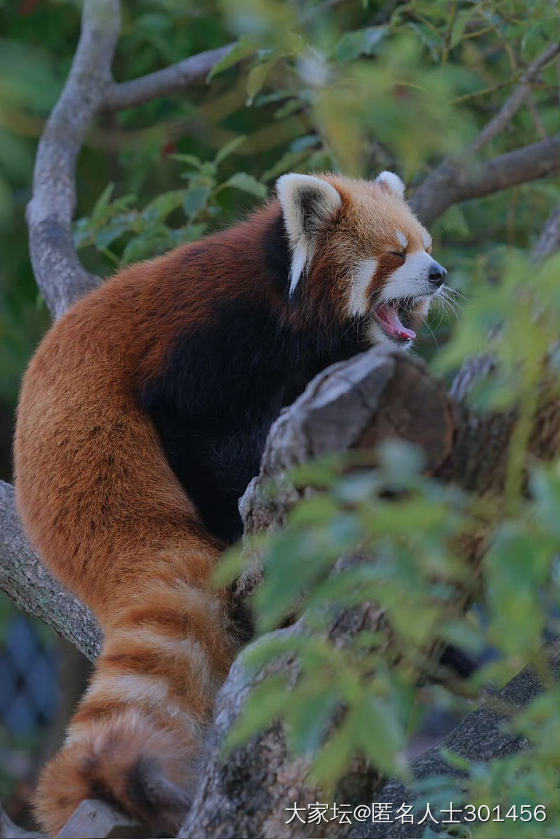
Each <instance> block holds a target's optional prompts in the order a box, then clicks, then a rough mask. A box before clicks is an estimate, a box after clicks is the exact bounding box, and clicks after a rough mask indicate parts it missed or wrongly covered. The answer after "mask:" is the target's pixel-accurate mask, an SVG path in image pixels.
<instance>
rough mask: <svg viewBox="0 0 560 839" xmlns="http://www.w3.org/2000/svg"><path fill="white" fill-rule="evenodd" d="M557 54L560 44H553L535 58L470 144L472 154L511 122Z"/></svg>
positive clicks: (559, 51) (559, 53)
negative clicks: (518, 82) (540, 75)
mask: <svg viewBox="0 0 560 839" xmlns="http://www.w3.org/2000/svg"><path fill="white" fill-rule="evenodd" d="M557 55H560V44H551V45H550V46H549V47H547V48H546V49H545V51H544V52H543V53H541V54H540V55H539V56H538V57H537V58H535V60H534V61H533V63H532V64H530V65H529V67H528V68H527V71H526V72H525V73H524V74H523V76H522V77H521V82H520V84H519V85H518V86H517V87H516V88H515V90H514V91H513V93H512V94H511V96H510V97H509V99H507V100H506V101H505V102H504V104H503V105H502V107H501V108H500V110H499V111H498V113H497V114H496V115H495V116H494V117H493V118H492V119H491V120H490V122H489V123H488V124H487V125H486V126H485V127H484V128H483V129H482V131H481V132H480V134H479V135H478V137H477V138H476V140H475V141H474V142H473V143H472V144H471V145H470V146H469V152H470V153H471V154H473V153H475V152H478V151H480V149H481V148H483V146H485V145H486V144H487V143H489V142H490V141H491V140H493V139H494V137H496V136H497V135H498V134H499V133H500V132H501V131H503V130H504V128H505V127H506V125H507V124H508V123H509V122H511V120H512V119H513V117H514V116H515V114H516V113H517V111H518V110H519V108H520V107H521V106H522V105H523V103H524V102H525V101H526V99H527V97H528V96H529V94H530V93H531V89H532V86H533V83H534V81H535V80H536V78H537V77H538V75H539V73H540V71H541V70H542V69H543V67H546V65H547V64H549V63H550V62H551V61H552V60H553V59H554V58H556V56H557Z"/></svg>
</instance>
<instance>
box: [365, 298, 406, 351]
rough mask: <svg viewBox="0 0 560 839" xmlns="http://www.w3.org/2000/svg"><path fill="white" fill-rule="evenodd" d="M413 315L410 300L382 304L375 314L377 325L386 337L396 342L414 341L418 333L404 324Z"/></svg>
mask: <svg viewBox="0 0 560 839" xmlns="http://www.w3.org/2000/svg"><path fill="white" fill-rule="evenodd" d="M411 314H412V301H411V300H410V299H408V298H406V299H402V300H390V301H389V302H387V303H381V305H379V306H378V307H377V309H376V310H375V312H374V317H375V320H376V321H377V323H378V324H379V325H380V326H381V328H382V329H383V331H384V332H385V334H386V335H388V336H389V337H390V338H393V339H394V340H395V341H403V342H404V341H413V340H414V338H416V332H415V331H414V330H413V329H410V328H409V327H408V326H406V324H405V323H403V320H404V321H406V320H407V318H409V317H410V316H411Z"/></svg>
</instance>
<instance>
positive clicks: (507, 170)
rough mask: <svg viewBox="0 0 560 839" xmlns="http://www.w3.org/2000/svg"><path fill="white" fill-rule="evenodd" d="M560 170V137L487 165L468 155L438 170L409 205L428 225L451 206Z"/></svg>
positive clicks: (516, 151)
mask: <svg viewBox="0 0 560 839" xmlns="http://www.w3.org/2000/svg"><path fill="white" fill-rule="evenodd" d="M559 169H560V134H555V135H554V136H553V137H549V138H547V139H546V140H542V141H541V142H540V143H533V144H532V145H530V146H525V147H524V148H521V149H515V151H510V152H508V153H507V154H502V155H500V156H499V157H493V158H492V159H491V160H487V161H486V162H484V163H480V162H479V161H477V160H476V159H473V158H472V157H471V156H470V155H469V153H468V152H467V153H466V155H465V158H464V159H462V160H448V161H446V162H445V163H444V164H442V165H441V166H440V167H438V169H437V170H436V171H435V172H434V173H433V174H432V175H431V176H430V177H429V178H427V179H426V181H424V183H423V184H421V186H420V187H419V188H418V189H417V190H416V192H415V193H414V195H413V197H412V199H411V202H410V203H411V205H412V207H413V208H414V210H415V212H416V213H417V214H418V216H419V218H420V219H421V220H422V222H423V223H424V224H427V225H429V224H431V223H432V222H433V221H434V220H435V219H436V218H438V216H441V215H442V214H443V213H444V212H445V211H446V210H447V209H448V208H449V207H451V205H452V204H460V203H461V202H462V201H470V200H471V199H473V198H483V197H484V196H485V195H491V194H492V193H493V192H498V191H500V190H502V189H507V188H508V187H510V186H516V185H517V184H520V183H526V182H527V181H534V180H537V179H538V178H544V177H545V176H547V175H551V174H553V173H554V172H557V171H558V170H559Z"/></svg>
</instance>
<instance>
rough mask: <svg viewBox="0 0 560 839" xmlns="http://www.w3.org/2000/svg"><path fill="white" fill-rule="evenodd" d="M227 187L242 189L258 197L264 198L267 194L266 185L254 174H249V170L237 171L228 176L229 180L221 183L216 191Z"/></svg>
mask: <svg viewBox="0 0 560 839" xmlns="http://www.w3.org/2000/svg"><path fill="white" fill-rule="evenodd" d="M226 187H233V188H234V189H240V190H242V191H243V192H248V193H249V194H250V195H254V196H255V197H256V198H262V199H264V198H266V196H267V189H266V186H265V185H264V184H262V183H261V182H260V181H258V180H257V179H256V178H255V177H253V175H248V174H247V172H236V173H235V175H232V176H231V178H228V180H227V181H224V183H223V184H220V186H219V187H218V189H217V190H216V191H217V192H218V191H221V190H222V189H225V188H226Z"/></svg>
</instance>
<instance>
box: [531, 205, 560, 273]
mask: <svg viewBox="0 0 560 839" xmlns="http://www.w3.org/2000/svg"><path fill="white" fill-rule="evenodd" d="M557 250H560V204H557V205H556V207H555V208H554V210H553V211H552V212H551V214H550V215H549V217H548V219H547V221H546V224H545V226H544V228H543V231H542V233H541V235H540V236H539V239H538V241H537V243H536V245H535V247H534V248H533V256H534V257H535V259H537V260H538V261H541V260H542V259H546V258H547V257H548V256H551V255H552V254H553V253H554V252H555V251H557Z"/></svg>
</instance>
